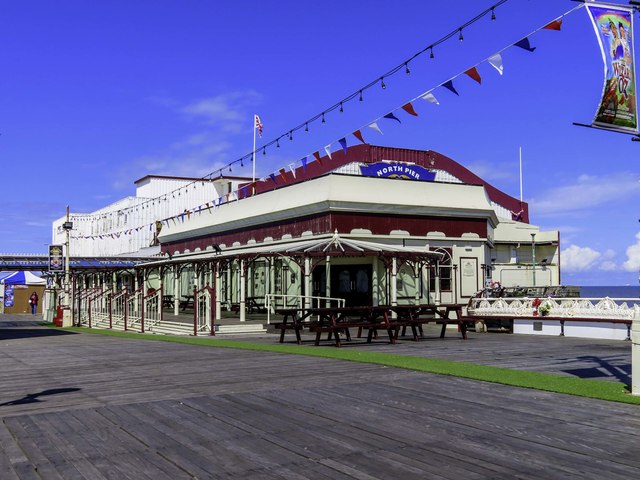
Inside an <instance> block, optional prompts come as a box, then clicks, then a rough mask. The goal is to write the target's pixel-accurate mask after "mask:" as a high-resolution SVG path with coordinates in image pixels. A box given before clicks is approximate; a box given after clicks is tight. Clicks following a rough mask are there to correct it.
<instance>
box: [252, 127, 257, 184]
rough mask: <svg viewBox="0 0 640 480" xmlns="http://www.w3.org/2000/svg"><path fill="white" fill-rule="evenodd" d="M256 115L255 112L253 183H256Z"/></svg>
mask: <svg viewBox="0 0 640 480" xmlns="http://www.w3.org/2000/svg"><path fill="white" fill-rule="evenodd" d="M256 127H257V125H256V116H255V114H254V115H253V161H252V162H251V163H253V176H252V177H251V178H252V179H251V181H252V183H255V181H256Z"/></svg>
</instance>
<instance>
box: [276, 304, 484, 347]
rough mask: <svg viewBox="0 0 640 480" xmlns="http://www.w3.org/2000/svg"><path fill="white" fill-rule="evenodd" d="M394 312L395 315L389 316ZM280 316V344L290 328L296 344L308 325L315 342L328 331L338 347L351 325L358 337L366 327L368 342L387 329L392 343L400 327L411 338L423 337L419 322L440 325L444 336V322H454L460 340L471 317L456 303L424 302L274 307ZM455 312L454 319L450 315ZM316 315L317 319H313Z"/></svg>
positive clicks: (348, 339) (347, 336) (349, 335)
mask: <svg viewBox="0 0 640 480" xmlns="http://www.w3.org/2000/svg"><path fill="white" fill-rule="evenodd" d="M391 312H395V313H396V316H397V318H392V316H391ZM276 313H277V314H280V315H282V316H283V320H282V323H280V325H279V327H280V343H283V342H284V336H285V334H286V331H287V330H293V331H294V332H295V335H296V341H297V343H298V344H301V343H302V337H301V335H300V333H301V332H302V331H303V330H304V329H305V328H308V329H309V330H310V331H311V332H315V333H316V338H315V345H319V344H320V339H321V335H322V333H328V337H327V338H328V339H331V338H332V337H333V338H334V340H335V344H336V346H337V347H340V346H341V339H340V334H344V335H345V337H346V340H347V341H351V334H350V332H349V329H350V328H358V337H361V334H362V331H363V330H368V335H367V343H371V341H372V339H373V338H374V336H377V332H378V330H380V329H382V330H386V331H387V333H388V335H389V343H391V344H395V343H396V340H397V338H398V335H399V331H400V329H401V328H402V330H403V332H402V335H404V334H405V332H406V328H407V327H409V328H411V330H412V333H413V339H414V340H418V339H419V338H422V337H424V334H423V330H422V325H423V324H425V323H437V324H442V330H441V332H440V338H444V336H445V332H446V328H447V325H449V324H452V323H453V324H457V325H458V331H459V332H460V333H461V335H462V338H463V339H465V340H466V339H467V324H468V323H470V322H472V321H473V320H472V319H469V318H464V317H463V316H462V306H461V305H457V304H441V305H434V304H424V305H393V306H391V305H381V306H376V307H373V306H364V307H326V308H283V309H278V310H276ZM452 313H455V314H456V318H455V319H454V318H451V314H452ZM316 317H317V320H314V318H316Z"/></svg>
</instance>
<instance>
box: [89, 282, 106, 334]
mask: <svg viewBox="0 0 640 480" xmlns="http://www.w3.org/2000/svg"><path fill="white" fill-rule="evenodd" d="M110 295H111V290H103V291H101V292H99V293H97V294H96V295H94V296H93V297H91V298H89V311H88V316H89V328H91V327H92V326H94V325H104V324H106V323H108V322H109V311H110V302H109V300H110V299H109V296H110Z"/></svg>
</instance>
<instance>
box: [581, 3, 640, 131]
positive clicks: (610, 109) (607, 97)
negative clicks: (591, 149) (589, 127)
mask: <svg viewBox="0 0 640 480" xmlns="http://www.w3.org/2000/svg"><path fill="white" fill-rule="evenodd" d="M586 7H587V11H588V12H589V17H590V18H591V22H592V23H593V28H594V30H595V32H596V36H597V37H598V43H599V44H600V50H601V52H602V61H603V63H604V88H603V90H602V99H601V100H600V104H599V105H598V109H597V111H596V114H595V117H594V119H593V126H595V127H599V128H604V129H608V130H616V131H620V132H625V133H638V116H637V110H638V109H637V98H636V80H635V64H634V51H633V9H632V8H631V7H623V6H620V5H602V4H599V5H591V4H587V5H586Z"/></svg>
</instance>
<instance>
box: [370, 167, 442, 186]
mask: <svg viewBox="0 0 640 480" xmlns="http://www.w3.org/2000/svg"><path fill="white" fill-rule="evenodd" d="M360 173H362V175H363V176H365V177H377V178H400V179H403V180H418V181H421V182H433V181H434V180H435V178H436V172H431V171H429V170H427V169H426V168H424V167H421V166H420V165H409V164H406V163H389V162H378V163H370V164H367V165H361V166H360Z"/></svg>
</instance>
